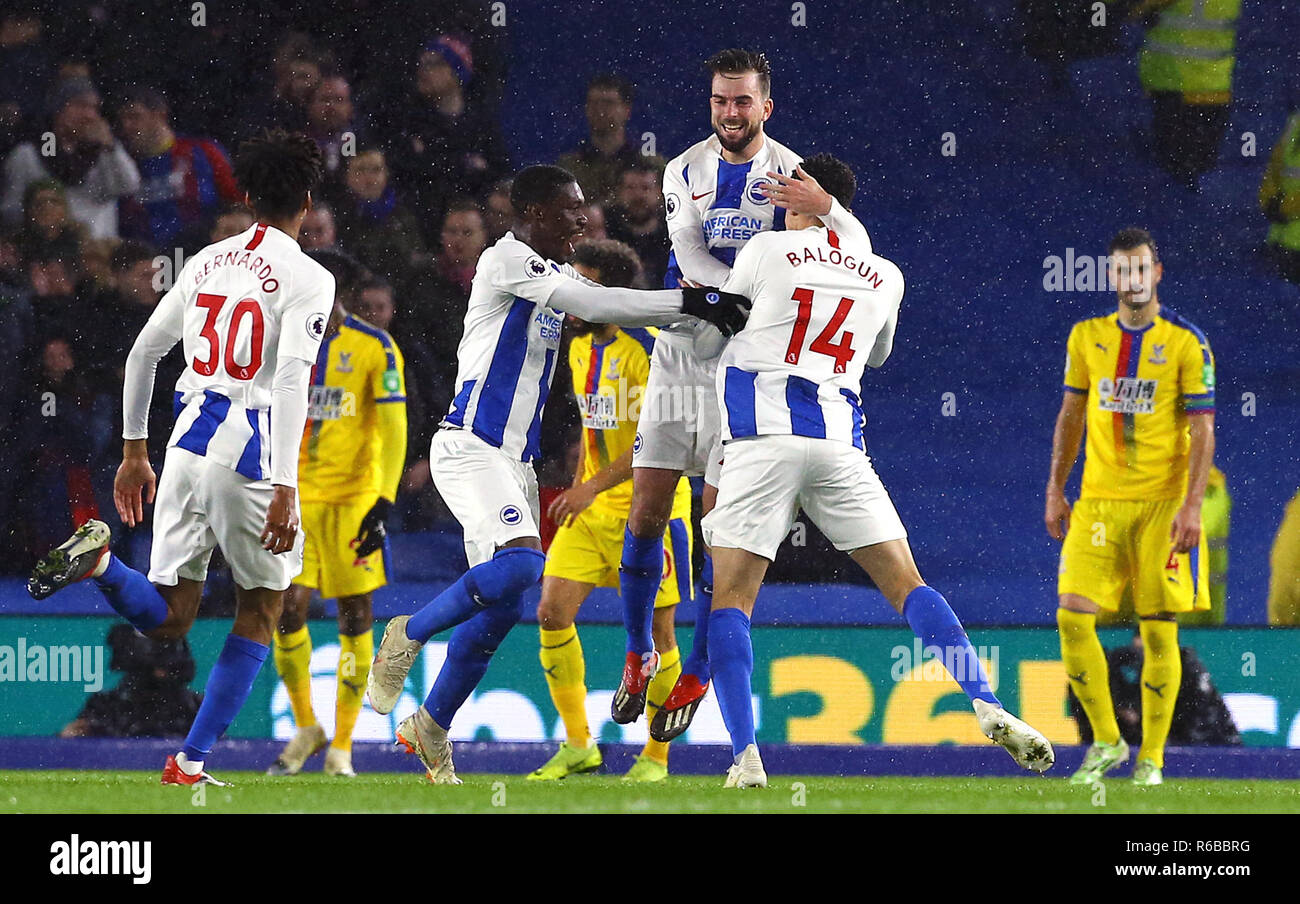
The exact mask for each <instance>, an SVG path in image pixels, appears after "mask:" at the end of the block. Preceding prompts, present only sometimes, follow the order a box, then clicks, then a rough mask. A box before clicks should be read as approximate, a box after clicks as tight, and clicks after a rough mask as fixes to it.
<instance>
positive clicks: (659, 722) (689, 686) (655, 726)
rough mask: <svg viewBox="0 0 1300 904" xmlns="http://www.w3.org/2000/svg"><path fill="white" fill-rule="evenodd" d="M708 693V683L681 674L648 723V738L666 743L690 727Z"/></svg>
mask: <svg viewBox="0 0 1300 904" xmlns="http://www.w3.org/2000/svg"><path fill="white" fill-rule="evenodd" d="M708 693H709V683H708V682H707V681H706V682H704V683H703V684H701V683H700V679H699V678H697V677H695V676H694V675H691V674H688V673H686V672H683V673H682V674H681V677H679V678H678V679H677V683H676V684H674V685H673V689H672V691H671V693H669V694H668V699H667V700H665V701H664V703H663V706H661V707H659V712H657V713H655V717H654V719H652V720H651V722H650V737H652V738H654V739H655V740H656V741H663V742H664V743H667V742H668V741H671V740H673V739H674V738H676V737H678V736H680V735H681V734H682V733H683V732H685V731H686V729H688V728H690V727H691V720H692V719H694V718H695V713H696V711H697V710H698V709H699V708H700V704H701V703H703V702H704V697H705V696H706V695H707V694H708Z"/></svg>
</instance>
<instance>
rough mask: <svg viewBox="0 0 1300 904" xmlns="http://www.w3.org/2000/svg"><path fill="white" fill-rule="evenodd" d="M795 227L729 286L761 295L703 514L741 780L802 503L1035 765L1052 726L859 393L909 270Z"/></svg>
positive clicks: (729, 396)
mask: <svg viewBox="0 0 1300 904" xmlns="http://www.w3.org/2000/svg"><path fill="white" fill-rule="evenodd" d="M803 168H804V170H805V171H806V172H807V173H808V174H809V175H811V176H815V177H816V178H817V179H818V180H819V181H820V182H821V183H822V184H823V185H825V186H826V187H827V189H829V190H830V191H831V193H832V194H833V195H834V196H835V197H836V198H837V199H838V200H839V201H840V203H841V204H844V205H845V206H847V205H848V204H849V202H850V201H851V200H852V198H853V192H854V189H855V180H854V177H853V173H852V172H851V171H850V170H849V168H848V167H847V166H845V165H844V164H843V163H841V162H840V161H838V160H836V159H835V158H834V157H830V156H828V155H820V154H819V155H818V156H816V157H813V158H811V159H809V160H807V161H805V163H804V167H803ZM786 227H787V230H786V231H783V232H768V233H764V234H762V235H759V236H755V237H754V238H753V239H751V240H750V242H749V243H748V244H747V245H745V247H744V248H742V249H741V250H740V253H739V254H737V255H736V262H735V266H734V267H733V268H732V271H731V276H730V278H729V279H728V280H727V284H726V285H727V288H728V289H729V290H730V291H733V292H739V293H743V294H744V295H746V296H747V297H749V298H751V299H752V300H753V309H752V312H751V314H750V316H749V321H748V323H747V325H746V326H745V329H743V330H742V331H741V332H739V333H738V334H736V336H735V338H734V339H732V340H731V342H730V344H729V345H728V346H727V348H726V350H725V351H724V352H723V353H722V358H721V361H720V362H719V364H718V372H717V392H718V397H719V398H720V399H721V400H722V412H721V418H722V440H723V442H724V443H725V444H726V461H725V463H724V464H723V466H722V474H721V482H720V483H719V485H718V500H717V507H716V508H714V509H713V511H712V512H710V513H709V514H708V515H707V516H705V518H704V522H703V527H704V536H705V540H706V542H708V543H709V545H710V546H711V548H712V549H713V557H714V564H713V567H714V581H715V583H714V597H713V609H712V613H711V614H710V616H709V631H708V654H709V662H710V665H711V668H712V670H713V681H714V684H715V685H716V686H717V695H718V705H719V706H720V707H721V709H722V718H723V721H724V722H725V723H726V726H727V731H728V732H729V733H730V735H731V743H732V753H733V755H734V760H733V764H732V766H731V768H730V769H729V770H728V773H727V782H726V786H727V787H732V788H746V787H766V785H767V775H766V773H765V772H764V770H763V763H762V759H761V758H760V756H759V753H758V747H757V745H756V744H755V740H754V715H753V711H752V709H751V702H750V701H751V696H750V693H751V688H750V678H751V674H752V672H753V667H754V651H753V647H752V644H751V641H750V630H749V626H750V614H751V613H752V612H753V608H754V601H755V599H756V597H757V596H758V589H759V586H760V585H761V584H762V583H763V577H764V575H765V574H766V573H767V568H768V565H769V564H770V563H771V562H772V560H773V559H774V558H775V556H776V551H777V549H778V547H780V545H781V541H782V540H783V539H784V538H785V536H786V534H788V533H789V531H790V527H791V525H792V524H793V523H794V520H795V518H796V517H797V516H798V514H799V510H800V509H803V510H804V511H805V512H807V513H808V516H809V517H810V518H811V519H812V520H813V522H814V523H815V524H816V525H817V526H818V527H819V528H820V529H821V530H822V532H823V533H824V534H825V535H826V537H827V538H828V539H829V540H830V541H831V542H832V543H834V544H835V548H836V549H840V550H843V551H845V552H847V553H848V554H849V555H850V556H851V557H852V558H853V560H854V561H855V562H857V563H858V564H859V565H861V566H862V568H863V569H864V570H865V571H866V572H867V573H868V574H869V575H870V576H871V579H872V581H873V582H875V585H876V586H877V587H879V588H880V591H881V593H883V594H884V595H885V598H886V599H887V600H889V603H890V605H892V606H893V607H894V608H895V609H897V610H898V611H899V612H900V613H902V615H903V617H904V618H905V619H907V622H908V624H909V625H911V627H912V630H913V631H915V632H916V635H917V637H919V638H920V639H921V641H922V642H923V643H924V644H925V646H926V647H927V648H935V649H936V650H937V651H938V652H939V654H940V658H941V659H942V661H943V664H944V665H945V667H946V668H947V669H948V671H949V673H950V674H951V675H952V676H953V678H954V679H956V681H957V683H958V684H959V685H961V688H962V690H963V691H965V692H966V694H967V696H969V697H970V699H971V702H972V704H973V706H974V709H975V713H976V716H977V717H978V719H979V724H980V729H981V730H982V731H983V732H984V733H985V734H986V735H988V736H989V737H990V738H992V739H993V740H994V741H996V742H997V743H999V744H1001V745H1002V746H1003V747H1005V748H1006V749H1007V751H1008V752H1009V753H1010V754H1011V755H1012V756H1013V757H1014V758H1015V760H1016V762H1017V763H1019V764H1020V765H1022V766H1024V767H1025V768H1027V769H1032V770H1034V771H1036V772H1042V771H1044V770H1046V769H1047V768H1048V767H1050V766H1051V765H1052V761H1053V754H1052V747H1051V745H1050V744H1049V743H1048V742H1047V739H1046V738H1044V737H1043V736H1042V735H1041V734H1039V733H1038V732H1037V731H1035V730H1034V729H1033V728H1031V727H1030V726H1028V725H1026V724H1025V723H1024V722H1022V721H1021V720H1019V719H1017V718H1016V717H1015V716H1012V715H1011V714H1010V713H1008V712H1007V711H1006V710H1004V709H1003V708H1002V704H1001V703H1000V702H998V698H997V697H996V696H994V694H993V690H992V688H991V687H990V685H989V681H988V678H987V676H986V675H985V671H984V667H983V664H982V663H981V662H980V660H979V657H978V656H977V654H976V652H975V649H974V647H973V646H971V642H970V640H969V639H968V638H967V636H966V632H965V631H964V630H963V629H962V626H961V623H960V621H958V619H957V615H956V613H954V612H953V611H952V607H951V606H949V605H948V601H947V600H945V599H944V598H943V596H942V594H940V593H939V592H938V591H937V590H935V589H933V588H932V587H929V586H927V585H926V584H925V582H924V581H923V580H921V575H920V573H919V572H918V571H917V569H916V564H915V563H914V562H913V560H912V551H911V548H910V547H909V546H908V543H907V532H906V531H905V530H904V529H903V523H902V521H901V520H899V517H898V513H897V512H896V511H895V510H894V505H893V503H892V502H891V501H890V498H889V494H888V493H887V492H886V491H885V488H884V486H883V485H882V484H881V482H880V478H879V477H877V476H876V472H875V470H874V469H873V468H872V465H871V460H870V459H869V458H868V457H867V455H866V452H865V441H864V439H863V426H864V423H865V418H864V416H863V412H862V405H861V402H860V400H859V398H858V392H859V388H860V386H861V384H862V375H863V372H864V371H865V369H866V366H867V365H868V364H869V365H871V366H872V367H880V366H881V365H882V364H884V363H885V359H886V358H888V357H889V353H890V351H891V349H892V347H893V341H894V329H895V326H896V324H897V318H898V306H899V303H900V301H901V300H902V297H903V276H902V274H901V273H900V272H899V269H898V267H896V266H895V265H894V264H893V263H891V262H890V261H887V260H885V259H884V258H882V257H878V256H876V255H874V254H872V252H871V249H870V248H868V247H867V246H866V245H865V243H862V242H859V241H855V240H853V239H852V238H850V237H846V236H841V235H839V234H838V233H837V232H836V231H835V230H833V229H828V228H826V225H825V224H824V223H823V222H822V221H821V220H820V219H819V218H817V217H808V216H804V215H802V214H800V213H797V212H796V211H793V210H792V211H790V212H789V213H788V214H787V218H786ZM695 708H696V706H693V705H690V704H688V705H686V706H684V707H681V708H679V709H677V710H676V711H674V710H673V709H671V708H670V707H669V705H667V704H665V706H664V708H663V709H661V710H660V714H659V716H658V718H657V719H656V723H660V722H661V720H662V724H658V725H657V727H658V728H659V731H657V732H656V733H657V734H661V735H667V736H673V735H675V734H676V733H679V732H680V731H682V730H684V729H685V726H686V725H687V724H689V721H690V715H691V714H692V713H693V712H694V710H695Z"/></svg>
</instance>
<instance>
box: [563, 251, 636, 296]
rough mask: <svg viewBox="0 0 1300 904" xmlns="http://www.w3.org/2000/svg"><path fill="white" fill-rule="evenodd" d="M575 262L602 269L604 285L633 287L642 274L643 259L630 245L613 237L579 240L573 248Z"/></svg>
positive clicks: (623, 287) (601, 276) (601, 274)
mask: <svg viewBox="0 0 1300 904" xmlns="http://www.w3.org/2000/svg"><path fill="white" fill-rule="evenodd" d="M573 262H574V263H575V264H582V266H584V267H591V268H592V269H593V270H598V271H600V281H601V284H602V285H606V286H618V287H619V288H622V289H630V288H632V284H633V283H635V282H636V278H637V276H639V275H640V274H641V259H640V258H639V257H637V256H636V252H635V251H633V250H632V248H631V247H630V246H629V245H625V244H623V243H622V242H616V241H614V240H613V239H591V240H588V241H583V242H579V243H578V244H577V245H576V246H575V247H574V249H573Z"/></svg>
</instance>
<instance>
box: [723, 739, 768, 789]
mask: <svg viewBox="0 0 1300 904" xmlns="http://www.w3.org/2000/svg"><path fill="white" fill-rule="evenodd" d="M722 787H724V788H766V787H767V773H766V772H764V771H763V758H762V757H761V756H759V755H758V747H757V746H756V745H754V744H750V745H749V746H748V747H746V748H745V749H744V750H742V751H740V756H738V757H736V761H735V762H734V763H732V764H731V767H730V768H729V769H727V781H726V783H725V784H724V785H723V786H722Z"/></svg>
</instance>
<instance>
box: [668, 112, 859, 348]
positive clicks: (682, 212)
mask: <svg viewBox="0 0 1300 904" xmlns="http://www.w3.org/2000/svg"><path fill="white" fill-rule="evenodd" d="M802 162H803V157H801V156H799V155H798V154H796V153H795V152H794V151H792V150H790V149H789V148H787V147H786V146H785V145H783V144H781V143H779V142H777V141H775V140H773V139H772V137H771V136H770V135H766V134H765V135H764V136H763V145H762V147H760V148H759V150H758V153H757V154H755V155H754V156H753V157H752V158H751V159H750V160H748V161H746V162H745V163H728V162H727V161H726V160H724V159H723V158H722V142H720V141H719V140H718V136H717V135H710V136H709V137H708V138H706V139H705V140H703V141H700V142H698V143H696V144H693V145H691V146H690V147H689V148H687V149H686V151H685V152H683V153H682V154H680V155H679V156H677V157H674V158H673V159H672V161H670V162H669V164H668V166H667V168H666V169H665V170H664V212H665V217H666V220H667V224H668V235H669V238H670V239H671V241H672V246H673V250H672V253H671V254H669V256H668V271H667V273H666V274H665V276H664V286H665V287H666V288H670V289H673V288H677V287H679V286H680V285H681V280H682V279H683V277H684V278H686V279H688V280H690V281H692V282H695V283H698V284H700V285H711V286H719V285H721V284H722V283H723V281H724V280H726V279H727V275H728V273H727V270H728V268H730V267H731V266H732V265H733V264H734V263H735V260H736V254H737V252H738V251H739V250H740V249H741V248H743V247H744V245H745V243H746V242H748V241H749V240H750V239H751V238H753V237H754V236H755V235H758V234H759V233H760V232H767V231H770V230H775V231H780V230H784V229H785V209H784V208H781V207H777V206H776V205H774V204H773V203H772V202H771V201H769V200H768V199H767V198H766V197H764V195H763V193H762V191H760V189H761V187H762V186H763V185H765V184H767V183H770V182H772V181H773V180H772V179H771V178H769V177H768V175H767V174H768V172H774V173H780V174H781V175H783V176H789V175H791V174H793V173H794V170H795V167H796V166H798V165H799V164H800V163H802ZM824 219H825V220H826V222H827V223H828V225H830V226H831V227H832V228H836V229H839V230H840V232H841V233H842V234H844V235H851V236H854V237H856V238H857V239H858V240H859V241H861V242H864V243H866V245H867V248H868V250H870V247H871V240H870V238H869V237H868V235H867V231H866V228H865V227H864V226H862V224H861V223H860V222H858V220H857V219H856V218H854V217H853V215H852V214H850V213H849V212H848V211H846V210H845V209H844V208H843V207H842V206H841V205H840V204H839V203H838V202H834V203H833V204H832V208H831V212H830V214H828V215H827V216H826V217H825V218H824ZM705 254H707V255H708V256H707V257H705V256H704V255H705ZM710 258H712V260H713V261H717V264H716V265H715V264H712V261H710ZM712 329H713V328H712V327H710V326H709V325H708V324H694V325H691V326H686V325H674V326H673V327H670V328H668V329H667V330H664V331H662V332H661V338H666V339H667V340H668V341H669V343H671V342H673V341H674V339H675V337H676V336H680V335H682V334H688V335H698V334H699V333H700V331H711V330H712ZM715 338H716V339H717V340H718V342H719V344H720V343H721V337H720V336H717V337H715Z"/></svg>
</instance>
